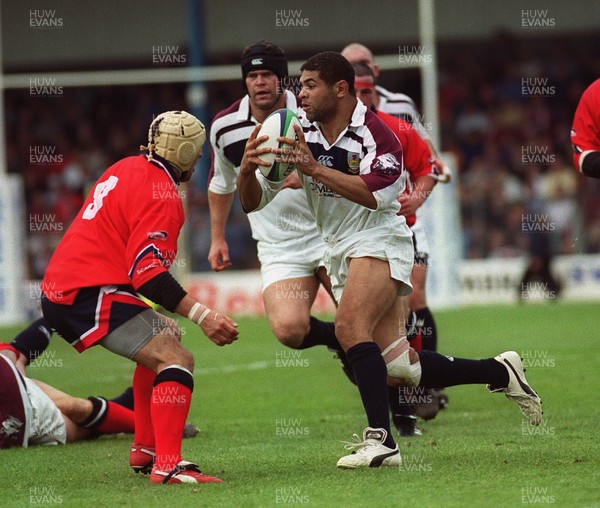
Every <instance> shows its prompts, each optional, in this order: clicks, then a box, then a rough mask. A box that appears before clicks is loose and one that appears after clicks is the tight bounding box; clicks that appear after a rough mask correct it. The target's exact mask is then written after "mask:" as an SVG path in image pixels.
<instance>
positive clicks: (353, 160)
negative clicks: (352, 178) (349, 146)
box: [348, 152, 360, 175]
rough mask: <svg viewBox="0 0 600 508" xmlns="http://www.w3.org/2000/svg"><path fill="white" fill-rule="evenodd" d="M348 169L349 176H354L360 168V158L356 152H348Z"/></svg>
mask: <svg viewBox="0 0 600 508" xmlns="http://www.w3.org/2000/svg"><path fill="white" fill-rule="evenodd" d="M348 168H349V173H350V174H351V175H356V174H357V173H358V169H359V168H360V157H359V155H358V152H348Z"/></svg>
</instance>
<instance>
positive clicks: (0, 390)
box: [0, 343, 134, 448]
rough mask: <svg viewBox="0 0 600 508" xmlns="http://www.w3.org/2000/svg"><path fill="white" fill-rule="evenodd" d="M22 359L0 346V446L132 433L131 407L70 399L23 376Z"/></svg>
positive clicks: (10, 348) (24, 362)
mask: <svg viewBox="0 0 600 508" xmlns="http://www.w3.org/2000/svg"><path fill="white" fill-rule="evenodd" d="M26 365H27V359H26V357H25V356H24V355H23V354H21V353H20V352H19V350H17V349H16V348H14V347H13V346H11V345H9V344H6V343H1V344H0V448H11V447H14V446H18V447H20V446H22V447H23V448H27V446H29V445H36V444H65V443H73V442H75V441H81V440H83V439H90V438H93V437H97V436H98V435H100V434H117V433H121V432H126V433H133V431H134V416H133V411H132V410H131V409H129V408H126V407H124V406H122V405H120V404H117V403H116V402H113V401H110V400H106V399H105V398H103V397H90V398H88V399H82V398H79V397H73V396H72V395H69V394H67V393H65V392H62V391H60V390H58V389H57V388H54V387H53V386H50V385H48V384H46V383H43V382H42V381H38V380H35V379H31V378H28V377H27V375H26V372H25V367H26Z"/></svg>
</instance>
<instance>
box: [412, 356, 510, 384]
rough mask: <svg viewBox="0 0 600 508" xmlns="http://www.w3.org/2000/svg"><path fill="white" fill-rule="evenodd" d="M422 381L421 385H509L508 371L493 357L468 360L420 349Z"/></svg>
mask: <svg viewBox="0 0 600 508" xmlns="http://www.w3.org/2000/svg"><path fill="white" fill-rule="evenodd" d="M419 360H420V361H421V382H420V383H419V386H423V387H425V388H436V387H440V386H454V385H468V384H490V385H492V386H495V387H506V386H508V372H507V370H506V367H504V366H503V365H502V364H501V363H500V362H497V361H496V360H494V359H493V358H486V359H484V360H466V359H464V358H453V357H451V356H450V357H448V356H444V355H440V354H439V353H436V352H434V351H419Z"/></svg>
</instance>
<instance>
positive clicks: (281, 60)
mask: <svg viewBox="0 0 600 508" xmlns="http://www.w3.org/2000/svg"><path fill="white" fill-rule="evenodd" d="M241 67H242V75H243V81H244V86H245V87H246V90H247V92H248V93H247V94H246V95H245V96H244V97H243V98H242V99H239V100H237V101H236V102H234V103H233V104H232V105H231V106H229V107H228V108H226V109H225V110H223V111H221V112H220V113H218V114H217V115H216V116H215V118H214V120H213V122H212V126H211V128H210V142H211V148H212V151H213V158H212V168H211V174H210V181H209V186H208V203H209V207H210V218H211V247H210V252H209V255H208V260H209V262H210V264H211V267H212V269H213V270H215V271H221V270H224V269H226V268H228V267H230V266H231V260H230V256H229V248H228V245H227V241H226V239H225V227H226V223H227V218H228V216H229V212H230V210H231V205H232V201H233V197H234V193H235V190H236V179H237V175H238V173H239V168H240V163H241V161H242V155H243V153H244V147H245V145H246V141H247V140H248V137H249V136H250V134H251V133H252V131H253V130H254V128H255V126H256V125H257V124H259V123H261V122H263V121H264V120H265V118H266V117H267V116H269V114H271V113H272V112H273V111H276V110H277V109H280V108H288V109H290V110H292V111H297V110H298V107H299V104H298V100H297V98H296V97H295V96H294V94H293V93H292V92H290V91H288V90H284V89H283V86H282V85H283V82H284V80H285V78H286V77H287V74H288V68H287V59H286V56H285V53H284V52H283V50H282V49H281V48H279V47H278V46H276V45H275V44H272V43H270V42H267V41H262V40H261V41H258V42H256V43H254V44H252V45H250V46H248V47H246V48H245V50H244V52H243V53H242V59H241ZM296 179H297V177H296ZM249 220H250V226H251V228H252V236H253V237H254V239H255V240H256V241H257V247H258V258H259V260H260V264H261V276H262V287H263V300H264V304H265V310H266V312H267V316H268V318H269V324H270V326H271V330H272V331H273V333H274V334H275V336H276V337H277V339H278V340H279V341H280V342H281V343H282V344H284V345H286V346H289V347H291V348H295V349H305V348H308V347H312V346H315V345H318V344H322V345H325V346H327V347H329V348H330V349H332V350H334V351H336V352H338V353H339V354H341V355H342V356H343V351H342V350H341V347H340V346H339V343H338V341H337V339H336V337H335V332H334V326H333V323H331V322H324V321H321V320H319V319H317V318H315V317H313V316H311V315H310V310H311V307H312V305H313V302H314V301H315V297H316V295H317V291H318V289H319V284H320V283H322V284H323V285H324V286H325V288H326V289H328V288H329V279H328V277H327V274H326V272H325V269H324V267H323V266H322V263H321V259H322V256H323V253H324V251H325V245H324V243H323V240H322V238H321V236H320V235H319V232H318V231H317V228H316V225H315V221H314V219H313V217H312V215H311V214H310V211H309V209H308V203H307V201H306V195H305V193H304V191H303V190H302V189H301V188H300V186H299V185H296V186H295V188H294V186H288V187H287V188H285V189H283V190H282V191H281V193H280V194H279V195H278V196H277V197H276V199H274V201H273V205H272V206H270V207H269V208H267V209H265V210H261V211H260V212H257V213H255V214H252V215H251V216H249ZM342 360H345V358H342Z"/></svg>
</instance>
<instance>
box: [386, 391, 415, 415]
mask: <svg viewBox="0 0 600 508" xmlns="http://www.w3.org/2000/svg"><path fill="white" fill-rule="evenodd" d="M388 397H389V399H390V411H391V412H392V414H393V415H398V416H415V411H414V409H413V406H412V404H410V403H409V402H408V400H409V397H408V395H407V393H406V388H404V387H400V388H396V387H393V386H388Z"/></svg>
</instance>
